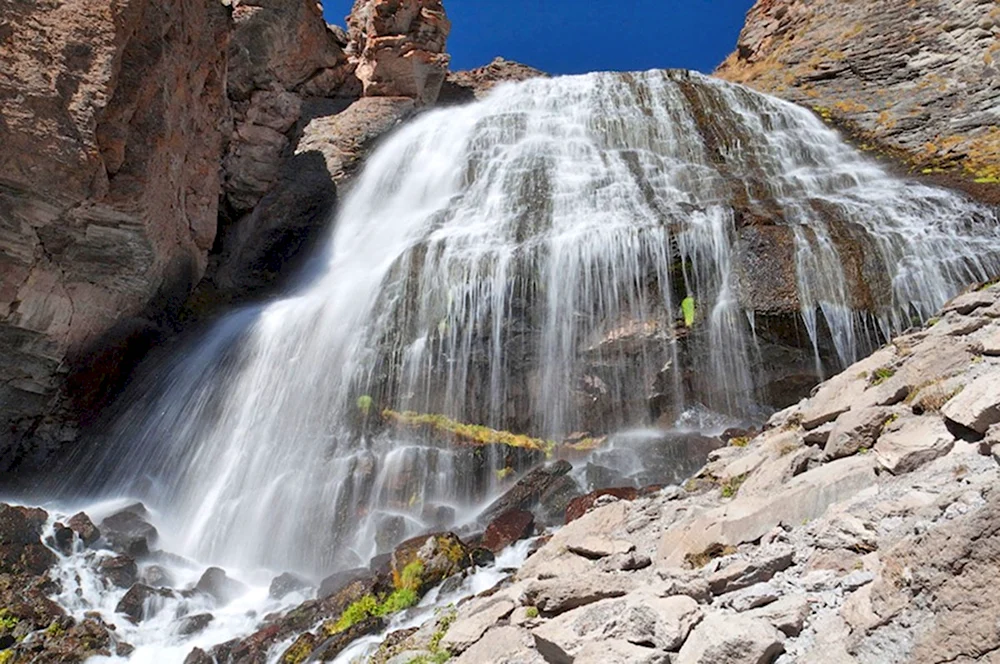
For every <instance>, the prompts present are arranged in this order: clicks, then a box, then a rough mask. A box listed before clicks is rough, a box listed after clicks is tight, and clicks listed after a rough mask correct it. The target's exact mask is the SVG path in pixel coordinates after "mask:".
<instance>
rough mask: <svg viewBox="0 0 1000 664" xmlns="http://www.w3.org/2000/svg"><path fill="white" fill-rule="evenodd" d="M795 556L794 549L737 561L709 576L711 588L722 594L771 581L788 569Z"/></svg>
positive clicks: (713, 591) (714, 592)
mask: <svg viewBox="0 0 1000 664" xmlns="http://www.w3.org/2000/svg"><path fill="white" fill-rule="evenodd" d="M794 558H795V552H794V551H793V550H778V551H774V552H768V553H767V554H762V553H758V555H757V556H756V557H755V558H754V559H752V560H740V561H737V562H735V563H732V564H731V565H727V566H726V567H723V568H722V569H720V570H719V571H718V572H715V573H714V574H712V575H711V576H710V577H708V587H709V590H711V591H712V593H713V594H715V595H722V594H725V593H729V592H733V591H734V590H739V589H741V588H747V587H749V586H752V585H754V584H757V583H760V582H762V581H769V580H770V579H771V577H773V576H774V575H775V574H777V573H778V572H781V571H783V570H786V569H788V568H789V567H790V566H791V565H792V561H793V559H794Z"/></svg>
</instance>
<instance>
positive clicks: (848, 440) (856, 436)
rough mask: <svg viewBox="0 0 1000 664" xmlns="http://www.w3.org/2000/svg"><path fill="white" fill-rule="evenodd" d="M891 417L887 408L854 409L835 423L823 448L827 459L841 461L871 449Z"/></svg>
mask: <svg viewBox="0 0 1000 664" xmlns="http://www.w3.org/2000/svg"><path fill="white" fill-rule="evenodd" d="M890 417H891V412H890V411H889V410H888V409H886V408H858V409H853V408H852V409H851V410H849V411H847V412H846V413H844V414H843V415H841V416H839V417H838V418H837V419H836V421H835V422H834V423H833V428H832V430H831V431H830V436H829V438H828V439H827V441H826V445H825V446H824V447H823V453H824V455H825V456H826V458H827V459H840V458H842V457H845V456H850V455H852V454H854V453H856V452H857V451H858V450H860V449H861V448H862V447H866V448H871V447H872V446H873V445H874V444H875V439H876V438H878V435H879V434H880V433H881V432H882V425H883V424H885V423H886V421H888V419H889V418H890Z"/></svg>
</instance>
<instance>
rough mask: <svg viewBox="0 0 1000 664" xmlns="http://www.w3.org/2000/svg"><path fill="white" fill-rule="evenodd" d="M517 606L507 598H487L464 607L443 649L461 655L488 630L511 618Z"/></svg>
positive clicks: (446, 637)
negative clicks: (508, 617)
mask: <svg viewBox="0 0 1000 664" xmlns="http://www.w3.org/2000/svg"><path fill="white" fill-rule="evenodd" d="M515 608H516V605H515V604H514V602H513V600H511V599H509V598H506V597H486V598H483V599H481V600H474V601H473V602H472V603H470V604H468V605H465V606H463V609H462V615H461V616H460V617H459V618H458V619H457V620H456V621H455V622H454V623H452V625H451V626H450V627H449V628H448V631H447V632H445V635H444V638H443V639H441V647H443V648H445V649H446V650H447V651H448V652H451V653H456V654H457V653H461V652H463V651H465V650H466V649H468V647H469V646H471V645H472V644H473V643H475V642H476V641H478V640H479V639H480V638H481V637H482V636H483V634H485V633H486V630H488V629H490V628H491V627H493V626H494V625H495V624H496V623H498V622H500V621H501V620H503V619H504V618H506V617H507V616H509V615H510V614H511V613H512V612H513V611H514V609H515Z"/></svg>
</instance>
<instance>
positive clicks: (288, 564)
mask: <svg viewBox="0 0 1000 664" xmlns="http://www.w3.org/2000/svg"><path fill="white" fill-rule="evenodd" d="M323 251H325V254H324V256H325V261H324V263H323V270H322V274H320V275H317V276H315V278H314V279H312V280H311V281H310V282H309V283H307V284H304V285H302V286H301V287H299V288H298V289H297V290H296V291H295V292H291V293H289V294H288V295H287V296H286V297H284V298H283V299H281V300H278V301H275V302H272V303H268V304H266V305H261V306H258V307H252V308H247V309H244V310H240V311H237V312H235V313H232V314H231V315H229V316H228V317H226V318H224V319H222V320H221V321H219V322H218V323H217V324H216V325H215V326H214V328H213V329H211V330H210V331H208V332H207V333H206V334H205V335H204V336H203V337H202V338H201V339H199V340H197V342H195V343H193V344H191V345H190V346H189V347H188V348H187V349H186V350H185V351H184V352H182V353H179V354H178V355H177V357H175V358H174V359H173V360H172V361H171V362H169V363H167V364H166V365H163V366H159V367H157V368H156V369H155V371H153V372H151V373H150V376H149V378H148V379H147V380H146V381H143V382H141V383H139V384H138V385H136V386H135V387H134V388H133V390H132V391H131V392H130V394H129V395H128V396H127V400H128V404H127V405H126V407H125V409H124V412H123V414H122V415H121V416H120V418H119V420H118V422H117V424H116V425H115V427H114V428H113V430H112V431H110V432H109V433H107V434H106V436H105V437H104V438H103V439H102V440H101V441H100V445H99V446H96V449H97V452H96V453H95V452H94V451H93V448H92V449H91V452H90V454H91V456H90V457H88V458H87V459H86V460H85V462H84V461H82V462H81V463H80V464H79V469H78V472H77V473H75V474H74V475H73V476H72V477H71V479H70V480H69V481H68V483H69V484H72V485H73V486H74V488H79V487H80V486H81V485H82V486H84V487H85V489H86V490H87V491H91V492H97V493H104V494H115V493H124V494H130V495H135V496H138V497H140V498H142V499H143V500H145V501H147V502H148V503H149V504H151V505H153V506H155V507H156V508H158V510H159V511H160V513H162V514H163V515H164V519H166V520H167V521H169V522H170V527H168V530H170V531H171V532H175V533H180V535H179V536H178V540H179V541H175V542H172V543H171V545H172V546H173V548H174V550H177V551H178V552H180V553H183V554H186V555H190V556H193V557H197V558H198V559H199V560H204V561H212V562H215V563H218V564H223V565H233V566H244V567H253V566H264V565H267V566H273V567H276V568H283V569H297V570H301V571H305V572H308V573H314V574H316V573H327V572H330V571H333V570H335V569H337V568H344V567H350V566H353V565H357V564H359V563H363V562H364V561H366V560H367V558H368V557H370V556H371V555H372V554H374V553H376V550H377V545H376V534H377V532H379V524H380V523H384V522H385V520H386V519H392V520H393V521H392V523H393V524H394V527H395V531H394V536H395V538H396V539H399V538H401V537H403V536H405V535H408V534H409V535H412V534H415V533H417V532H419V531H420V530H421V529H423V528H425V527H426V526H427V525H428V524H429V523H431V522H432V521H434V520H435V519H437V518H438V516H435V515H441V514H444V515H445V517H444V519H445V520H446V521H447V520H450V521H451V522H455V521H462V519H463V518H465V517H466V516H467V515H466V514H465V513H463V510H466V509H468V510H471V509H473V508H474V507H475V506H476V505H477V504H481V503H482V502H483V501H485V500H487V499H488V498H490V497H491V495H490V494H491V493H492V492H494V491H495V490H496V487H497V485H498V483H499V481H500V479H499V477H498V476H499V475H500V473H498V472H493V471H501V470H503V469H504V468H505V467H506V465H507V464H508V463H509V460H507V459H504V458H501V457H500V455H499V454H497V453H495V454H493V455H492V456H490V454H488V453H487V454H486V457H487V458H486V459H485V461H481V463H484V464H485V465H486V467H487V471H486V472H485V473H483V472H480V471H475V470H474V469H471V468H470V467H469V461H468V459H467V457H468V456H469V455H468V454H467V453H465V452H463V451H462V450H459V449H456V448H454V447H452V446H448V445H446V444H435V443H433V442H428V441H427V440H422V439H419V438H417V437H414V436H408V435H407V434H406V433H405V432H402V431H398V430H393V429H391V428H388V429H386V428H382V427H378V426H374V425H372V424H371V422H370V420H373V419H378V418H377V413H378V412H379V411H381V410H382V409H383V408H392V409H394V410H396V411H406V410H410V411H415V412H421V413H438V414H443V415H446V416H448V417H451V418H454V419H455V420H458V421H462V422H469V423H475V424H482V425H488V426H491V427H494V428H497V429H504V430H510V431H515V432H525V433H530V434H532V435H534V436H538V437H543V438H547V439H552V440H561V439H563V438H565V437H566V436H569V435H571V434H573V433H575V432H589V433H593V434H601V433H607V432H612V431H615V430H619V429H622V428H625V427H635V426H650V425H654V424H656V423H657V422H659V423H660V424H664V423H667V424H669V423H671V422H673V421H675V420H676V419H678V418H680V417H682V415H683V414H684V413H685V412H687V411H689V410H690V409H691V408H692V407H699V408H704V409H709V410H711V411H714V412H717V413H721V414H723V415H727V416H731V417H734V418H741V419H744V420H751V421H753V420H755V419H757V418H760V417H761V416H763V415H765V414H766V413H767V412H769V409H773V408H774V407H777V406H779V405H781V404H779V403H777V401H779V399H777V398H775V396H774V394H775V390H778V388H777V387H775V385H779V383H780V385H779V387H780V388H781V390H785V391H787V389H786V387H787V384H795V385H799V390H798V391H797V392H795V396H800V395H801V392H802V387H801V385H802V384H805V388H804V389H808V386H809V385H811V384H813V383H815V382H816V381H818V380H819V379H820V378H821V376H822V374H823V372H826V371H830V370H832V369H835V368H837V366H838V365H843V364H845V363H849V362H851V361H853V360H854V359H856V358H857V357H858V356H859V355H860V354H863V353H866V352H869V351H870V350H871V349H872V348H873V347H876V346H877V345H879V344H880V343H882V342H884V340H885V339H886V338H887V337H888V335H890V334H891V333H893V332H896V331H900V330H901V329H904V328H906V327H908V326H910V325H911V324H912V323H913V322H914V321H919V320H922V319H925V318H927V317H929V316H930V315H931V314H932V313H933V312H934V311H935V310H936V309H937V308H938V307H939V306H940V305H942V304H943V303H944V302H945V301H946V300H947V299H948V298H949V297H951V296H953V295H955V294H956V293H957V292H958V291H959V290H960V289H961V288H962V287H963V286H964V285H965V284H967V283H970V282H974V281H977V280H984V279H986V278H988V277H989V276H992V275H995V274H997V273H998V268H1000V231H998V223H997V218H996V216H995V215H994V214H993V213H992V212H990V211H989V210H987V209H985V208H982V207H979V206H977V205H975V204H972V203H970V202H968V201H967V200H965V199H963V198H961V197H959V196H957V195H955V194H952V193H949V192H946V191H943V190H939V189H935V188H931V187H928V186H924V185H922V184H918V183H915V182H911V181H906V180H903V179H899V178H897V177H894V176H891V175H889V174H888V173H887V172H886V171H885V170H884V169H883V168H881V167H880V166H879V165H878V164H877V163H876V162H875V161H873V160H871V159H869V158H866V157H864V156H862V155H861V154H859V153H858V152H856V151H855V150H854V149H852V148H851V147H849V146H848V145H846V144H844V143H843V142H842V141H841V140H840V139H839V138H838V136H837V135H836V134H835V133H834V132H833V131H832V130H830V129H829V128H827V127H826V126H825V125H824V124H823V123H822V122H821V121H820V120H818V119H817V118H816V117H814V116H813V115H812V114H811V113H810V112H808V111H807V110H804V109H802V108H799V107H797V106H794V105H792V104H788V103H785V102H782V101H780V100H777V99H774V98H770V97H767V96H763V95H760V94H757V93H754V92H751V91H749V90H747V89H744V88H741V87H738V86H734V85H731V84H728V83H724V82H721V81H717V80H713V79H710V78H706V77H703V76H700V75H697V74H693V73H686V72H662V71H652V72H646V73H637V74H611V73H608V74H590V75H585V76H575V77H566V78H556V79H551V80H532V81H527V82H524V83H520V84H516V85H514V84H507V85H502V86H499V87H498V88H497V89H496V90H495V91H494V92H493V93H492V94H491V95H490V96H489V97H488V98H487V99H485V100H482V101H480V102H477V103H474V104H471V105H469V106H466V107H461V108H451V109H446V110H436V111H431V112H428V113H426V114H424V115H422V116H421V117H420V118H418V119H416V120H415V121H413V122H412V123H410V124H408V125H406V126H404V127H402V128H401V129H400V130H398V131H397V132H396V133H395V134H394V135H393V136H391V137H390V138H389V139H388V140H387V141H385V143H384V144H383V145H382V146H381V147H380V148H379V149H378V150H377V151H376V152H375V154H374V155H373V156H372V157H371V158H370V159H369V160H368V162H367V164H366V167H365V170H364V172H363V173H362V174H361V175H360V177H359V179H358V180H357V181H356V182H355V183H354V185H353V187H352V189H351V191H350V194H349V196H348V197H347V198H346V200H345V201H344V203H343V205H342V207H341V209H340V210H339V213H338V216H337V220H336V223H335V226H334V229H333V232H332V236H331V238H330V240H329V242H328V244H327V246H326V247H325V248H324V249H323ZM685 300H686V305H685V304H684V302H685ZM692 305H693V314H694V315H693V320H686V318H691V316H690V309H691V308H692ZM685 308H688V309H689V312H688V313H685V311H684V309H685ZM796 340H797V341H796ZM776 348H777V349H779V350H781V352H783V353H785V354H786V355H787V356H789V357H791V356H792V355H794V358H795V359H794V363H795V367H796V368H795V370H794V371H792V372H791V374H792V375H791V376H790V377H789V376H785V377H782V376H777V377H776V376H774V375H772V374H773V371H772V369H773V367H772V366H771V365H773V364H774V363H773V362H772V361H771V360H770V359H768V358H769V357H771V356H769V355H767V353H769V352H773V351H774V349H776ZM799 351H801V352H800V353H799ZM796 353H798V354H796ZM769 371H770V372H771V374H768V373H767V372H769ZM765 374H767V375H765ZM781 381H786V382H785V383H782V382H781ZM787 381H791V383H787ZM477 472H478V474H477ZM449 509H455V510H457V512H456V513H450V512H449ZM470 513H471V512H470ZM449 514H450V516H449ZM445 525H450V524H448V523H446V524H445Z"/></svg>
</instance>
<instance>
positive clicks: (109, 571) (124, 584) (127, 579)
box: [98, 556, 139, 588]
mask: <svg viewBox="0 0 1000 664" xmlns="http://www.w3.org/2000/svg"><path fill="white" fill-rule="evenodd" d="M98 573H99V574H100V575H101V577H103V578H104V579H105V580H106V581H108V582H109V583H111V584H112V585H115V586H118V587H119V588H131V587H132V585H133V584H135V582H136V581H138V579H139V566H138V565H136V564H135V560H133V559H132V558H130V557H128V556H115V557H114V558H106V559H104V560H102V561H101V563H100V565H99V566H98Z"/></svg>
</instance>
